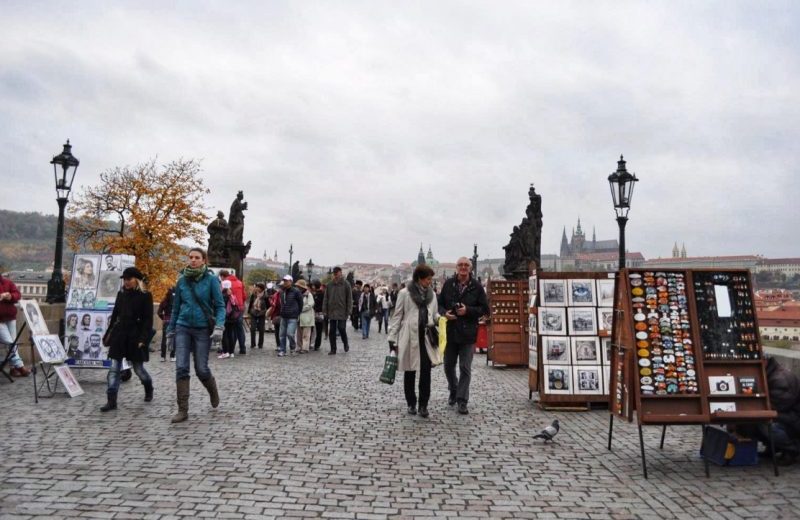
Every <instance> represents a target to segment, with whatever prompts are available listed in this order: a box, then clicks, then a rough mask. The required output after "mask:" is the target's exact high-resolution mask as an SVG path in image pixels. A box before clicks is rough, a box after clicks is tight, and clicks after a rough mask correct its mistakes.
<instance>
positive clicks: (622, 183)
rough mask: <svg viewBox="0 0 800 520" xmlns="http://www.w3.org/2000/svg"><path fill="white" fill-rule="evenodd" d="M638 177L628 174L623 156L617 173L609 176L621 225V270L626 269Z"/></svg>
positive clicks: (620, 157) (620, 158)
mask: <svg viewBox="0 0 800 520" xmlns="http://www.w3.org/2000/svg"><path fill="white" fill-rule="evenodd" d="M638 180H639V179H637V178H636V175H633V174H631V173H628V170H626V169H625V159H623V157H622V155H620V156H619V161H617V171H615V172H614V173H612V174H611V175H609V176H608V184H609V186H610V187H611V198H612V200H613V201H614V211H616V213H617V224H619V268H620V269H624V268H625V224H627V223H628V211H630V209H631V199H632V198H633V187H634V185H635V184H636V181H638Z"/></svg>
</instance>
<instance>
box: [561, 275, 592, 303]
mask: <svg viewBox="0 0 800 520" xmlns="http://www.w3.org/2000/svg"><path fill="white" fill-rule="evenodd" d="M594 289H595V287H594V280H593V279H592V280H567V297H568V303H569V305H570V307H594V306H595V298H594Z"/></svg>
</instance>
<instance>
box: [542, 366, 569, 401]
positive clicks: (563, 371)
mask: <svg viewBox="0 0 800 520" xmlns="http://www.w3.org/2000/svg"><path fill="white" fill-rule="evenodd" d="M544 378H545V385H544V391H545V393H547V394H562V395H564V394H566V395H569V394H571V393H572V381H571V380H572V367H570V366H569V365H549V366H545V367H544Z"/></svg>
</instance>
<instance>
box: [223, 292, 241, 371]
mask: <svg viewBox="0 0 800 520" xmlns="http://www.w3.org/2000/svg"><path fill="white" fill-rule="evenodd" d="M222 301H223V302H225V328H224V329H223V331H222V354H220V355H219V356H217V358H218V359H228V358H232V357H233V356H234V354H233V351H234V350H235V349H236V338H237V334H238V332H237V329H238V327H239V318H240V317H241V316H242V310H241V305H240V304H239V301H238V299H237V298H236V295H234V294H233V290H232V289H231V282H230V280H223V281H222Z"/></svg>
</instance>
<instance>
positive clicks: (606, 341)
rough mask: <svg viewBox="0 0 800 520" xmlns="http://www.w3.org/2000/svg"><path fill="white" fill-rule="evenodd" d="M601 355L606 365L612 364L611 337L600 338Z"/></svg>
mask: <svg viewBox="0 0 800 520" xmlns="http://www.w3.org/2000/svg"><path fill="white" fill-rule="evenodd" d="M600 355H601V356H603V364H604V365H611V338H600Z"/></svg>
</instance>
